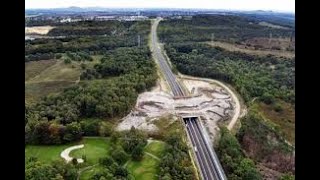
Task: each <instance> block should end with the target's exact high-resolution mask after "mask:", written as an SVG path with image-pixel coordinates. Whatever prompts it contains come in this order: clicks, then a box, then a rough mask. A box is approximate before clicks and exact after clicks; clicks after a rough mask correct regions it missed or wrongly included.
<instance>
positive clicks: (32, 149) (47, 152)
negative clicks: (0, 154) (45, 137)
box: [25, 137, 110, 165]
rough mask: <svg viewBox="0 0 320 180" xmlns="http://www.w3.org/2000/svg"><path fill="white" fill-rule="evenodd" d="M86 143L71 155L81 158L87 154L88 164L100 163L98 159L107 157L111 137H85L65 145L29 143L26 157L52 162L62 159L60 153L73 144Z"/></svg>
mask: <svg viewBox="0 0 320 180" xmlns="http://www.w3.org/2000/svg"><path fill="white" fill-rule="evenodd" d="M77 144H84V148H83V149H78V150H74V151H72V152H71V153H70V156H71V157H76V158H81V156H82V154H85V155H86V158H87V162H88V165H90V164H91V163H98V159H99V158H101V157H105V156H106V154H107V152H108V150H109V147H110V143H109V139H107V138H102V137H84V138H83V139H82V140H81V141H79V142H76V143H70V144H65V145H50V146H44V145H28V146H26V148H25V157H26V158H29V157H32V156H33V157H36V158H38V160H39V161H41V162H46V163H50V162H52V161H55V160H62V158H61V157H60V153H61V152H62V151H63V150H64V149H66V148H68V147H70V146H73V145H77Z"/></svg>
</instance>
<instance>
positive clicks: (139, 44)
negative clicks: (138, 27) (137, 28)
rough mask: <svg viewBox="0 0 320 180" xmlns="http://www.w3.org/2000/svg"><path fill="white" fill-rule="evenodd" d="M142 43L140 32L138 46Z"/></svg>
mask: <svg viewBox="0 0 320 180" xmlns="http://www.w3.org/2000/svg"><path fill="white" fill-rule="evenodd" d="M140 44H141V39H140V34H139V35H138V47H140Z"/></svg>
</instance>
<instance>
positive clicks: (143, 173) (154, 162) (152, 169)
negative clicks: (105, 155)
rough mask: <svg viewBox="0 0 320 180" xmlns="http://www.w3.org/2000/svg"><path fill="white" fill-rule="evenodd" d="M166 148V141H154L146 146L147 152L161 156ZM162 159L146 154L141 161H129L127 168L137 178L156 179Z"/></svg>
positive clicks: (141, 179) (144, 179)
mask: <svg viewBox="0 0 320 180" xmlns="http://www.w3.org/2000/svg"><path fill="white" fill-rule="evenodd" d="M164 148H165V143H164V142H161V141H152V142H151V143H150V144H148V145H147V146H146V147H145V152H148V153H150V154H153V155H155V156H157V157H158V158H161V156H162V154H163V151H164ZM159 163H160V161H159V160H158V159H156V158H154V157H152V156H150V155H148V154H144V156H143V159H142V160H141V161H131V160H130V161H129V162H128V164H127V168H128V170H129V172H130V173H131V175H132V176H133V177H134V179H135V180H153V179H154V180H156V179H159V178H158V177H157V174H158V171H159V169H158V166H159Z"/></svg>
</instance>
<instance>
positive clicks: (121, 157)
mask: <svg viewBox="0 0 320 180" xmlns="http://www.w3.org/2000/svg"><path fill="white" fill-rule="evenodd" d="M111 157H112V159H113V160H114V161H116V162H117V163H118V165H123V164H124V163H126V162H127V161H128V160H129V156H128V154H127V153H125V152H124V151H123V149H122V148H117V149H115V150H114V151H112V152H111Z"/></svg>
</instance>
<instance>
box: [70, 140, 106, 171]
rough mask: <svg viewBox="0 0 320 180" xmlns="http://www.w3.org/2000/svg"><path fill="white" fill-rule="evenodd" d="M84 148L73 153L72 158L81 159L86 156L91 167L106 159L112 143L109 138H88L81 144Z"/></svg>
mask: <svg viewBox="0 0 320 180" xmlns="http://www.w3.org/2000/svg"><path fill="white" fill-rule="evenodd" d="M81 143H82V144H84V148H82V149H78V150H74V151H71V153H70V156H71V157H77V158H81V157H82V155H85V156H86V158H87V162H88V164H90V165H93V164H97V163H98V162H99V158H102V157H106V156H107V154H108V151H109V149H110V141H109V139H108V138H102V137H101V138H96V137H87V138H84V139H83V140H82V142H81Z"/></svg>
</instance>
